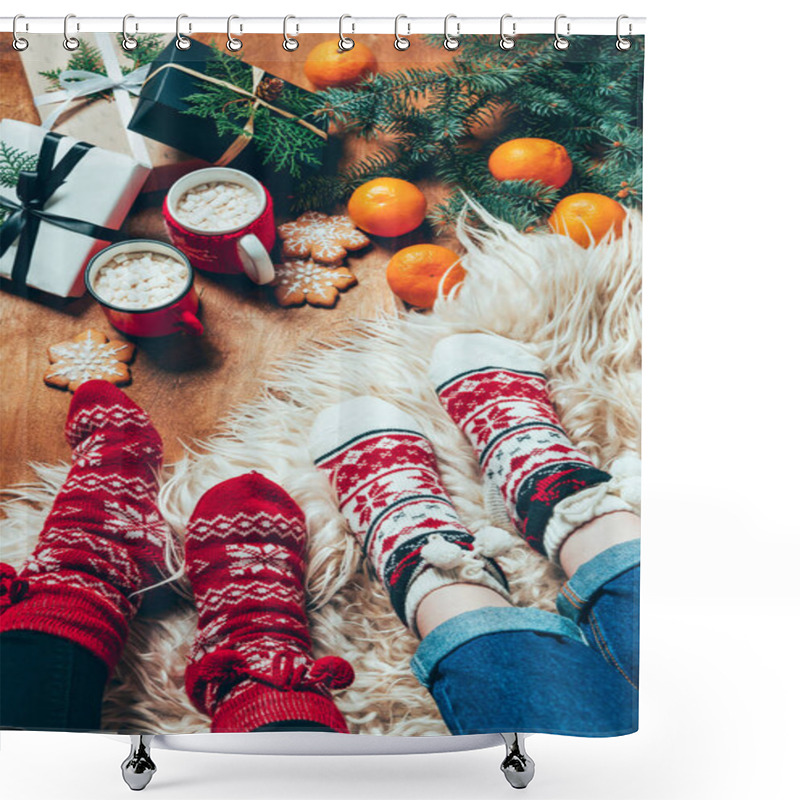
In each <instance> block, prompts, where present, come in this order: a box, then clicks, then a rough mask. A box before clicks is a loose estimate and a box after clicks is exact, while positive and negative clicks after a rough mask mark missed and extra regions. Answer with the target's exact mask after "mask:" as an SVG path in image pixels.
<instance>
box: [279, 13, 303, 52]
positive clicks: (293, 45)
mask: <svg viewBox="0 0 800 800" xmlns="http://www.w3.org/2000/svg"><path fill="white" fill-rule="evenodd" d="M290 19H297V17H293V16H292V15H291V14H289V15H288V16H286V17H284V18H283V49H284V50H287V51H288V52H290V53H291V52H292V51H293V50H297V48H298V47H300V42H298V41H297V39H294V38H292V37H291V36H289V32H288V30H287V28H288V26H289V20H290ZM295 32H296V33H300V26H299V25H298V26H297V28H296V30H295Z"/></svg>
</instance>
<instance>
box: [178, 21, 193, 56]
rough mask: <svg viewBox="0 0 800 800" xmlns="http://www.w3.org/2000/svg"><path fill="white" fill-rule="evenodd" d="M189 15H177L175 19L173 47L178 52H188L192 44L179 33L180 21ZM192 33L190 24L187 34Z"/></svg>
mask: <svg viewBox="0 0 800 800" xmlns="http://www.w3.org/2000/svg"><path fill="white" fill-rule="evenodd" d="M188 16H189V15H188V14H178V16H177V17H175V47H177V48H178V50H188V49H189V48H190V47H191V46H192V42H191V40H190V39H187V38H186V37H185V36H184V35H183V34H182V33H181V20H182V19H186V18H187V17H188ZM191 32H192V23H191V22H190V23H189V33H191Z"/></svg>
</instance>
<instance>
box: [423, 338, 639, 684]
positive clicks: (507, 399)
mask: <svg viewBox="0 0 800 800" xmlns="http://www.w3.org/2000/svg"><path fill="white" fill-rule="evenodd" d="M430 376H431V379H432V381H433V382H434V384H435V386H436V392H437V394H438V396H439V399H440V401H441V403H442V405H443V406H444V408H445V410H446V411H447V412H448V413H449V414H450V416H451V418H452V419H453V421H454V422H455V423H456V424H457V425H458V426H459V427H460V428H461V430H462V431H463V432H464V433H465V435H466V436H467V438H468V439H469V441H470V443H471V444H472V446H473V449H474V451H475V454H476V457H477V458H478V460H479V463H480V465H481V468H482V471H483V474H484V478H485V481H486V483H487V488H488V490H489V491H488V493H487V494H488V496H489V497H490V498H491V497H492V496H495V497H499V498H501V499H502V503H503V505H504V507H505V509H506V512H507V514H508V516H509V517H510V519H511V520H512V522H513V523H514V524H515V525H516V527H517V529H518V530H519V531H520V533H521V534H522V535H523V537H524V538H525V540H526V541H527V542H528V544H530V546H531V547H532V548H533V549H535V550H537V551H538V552H540V553H542V554H544V555H547V556H548V557H549V558H551V559H552V560H553V561H554V562H555V563H556V564H559V565H560V566H561V567H563V568H564V570H565V572H566V573H567V577H568V578H570V579H571V580H570V581H569V582H568V583H567V585H566V586H565V587H564V591H563V592H562V596H561V597H560V598H559V603H558V609H559V612H560V613H561V614H563V615H565V616H566V617H567V618H569V619H571V620H572V621H574V622H576V623H577V624H578V625H579V626H580V627H581V629H582V630H583V631H584V633H585V635H586V637H587V640H588V641H589V643H590V644H591V646H592V647H594V648H595V649H596V650H597V651H598V652H599V653H600V654H601V655H602V656H603V657H604V658H605V659H606V660H607V661H608V662H609V663H610V664H612V665H613V666H614V667H615V668H616V669H618V670H619V671H620V672H621V673H622V675H623V676H624V677H625V678H626V679H627V680H630V681H631V682H632V683H634V684H637V682H638V678H637V674H636V673H637V671H638V669H637V666H636V664H637V660H638V575H639V571H638V563H639V555H638V554H639V549H638V539H639V525H638V518H637V517H636V516H635V515H634V514H632V513H630V512H631V509H632V506H631V504H630V503H629V502H628V500H627V499H626V497H625V482H624V481H623V480H620V479H618V478H616V477H614V476H612V475H610V474H609V473H607V472H604V471H602V470H600V469H598V468H597V467H595V465H594V464H593V463H592V462H591V459H589V458H588V456H586V455H585V454H584V453H582V452H581V451H580V450H578V449H577V448H575V447H574V445H573V444H572V443H571V442H570V440H569V438H568V437H567V435H566V433H565V432H564V430H563V428H562V426H561V422H560V420H559V418H558V415H557V414H556V411H555V409H554V408H553V405H552V403H551V402H550V398H549V396H548V393H547V380H546V378H545V376H544V374H543V372H542V365H541V362H540V361H539V360H538V359H536V358H535V357H534V356H532V355H531V354H530V353H529V352H528V350H527V349H526V348H525V347H524V346H522V345H521V344H519V343H518V342H514V341H511V340H509V339H505V338H503V337H500V336H495V335H489V334H458V335H456V336H450V337H447V338H445V339H443V340H441V341H440V342H439V343H438V344H437V345H436V347H435V349H434V354H433V358H432V360H431V367H430ZM626 543H627V544H626ZM604 554H605V555H604ZM576 573H577V574H576ZM573 575H574V578H573ZM612 581H613V582H614V583H613V585H611V582H612ZM605 584H609V585H608V586H607V589H606V590H605V591H604V590H603V588H602V587H603V586H604V585H605ZM601 598H602V601H601Z"/></svg>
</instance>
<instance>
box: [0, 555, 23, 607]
mask: <svg viewBox="0 0 800 800" xmlns="http://www.w3.org/2000/svg"><path fill="white" fill-rule="evenodd" d="M27 593H28V581H26V580H25V579H24V578H20V577H19V576H18V575H17V571H16V570H15V569H14V567H12V566H11V564H0V610H2V609H4V608H7V607H8V606H10V605H13V604H14V603H18V602H19V601H20V600H22V598H23V597H25V595H26V594H27Z"/></svg>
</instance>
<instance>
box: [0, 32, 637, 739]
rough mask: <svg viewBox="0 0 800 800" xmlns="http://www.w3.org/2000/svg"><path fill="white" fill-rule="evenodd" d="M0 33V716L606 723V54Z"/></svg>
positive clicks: (621, 206) (633, 267)
mask: <svg viewBox="0 0 800 800" xmlns="http://www.w3.org/2000/svg"><path fill="white" fill-rule="evenodd" d="M28 40H29V46H28V48H27V49H25V50H24V51H22V52H16V51H15V50H12V49H11V48H10V47H4V48H3V49H2V51H0V70H1V72H0V75H1V76H2V83H3V87H4V88H3V93H2V95H3V96H2V98H0V104H2V113H1V114H0V117H2V121H1V122H0V275H2V292H1V293H0V313H2V321H3V336H2V343H1V344H0V347H2V353H3V358H2V363H3V368H2V371H3V378H4V386H5V389H4V392H3V394H2V413H1V414H0V425H2V439H3V453H2V476H0V486H2V487H4V488H3V494H4V497H3V501H4V504H3V510H2V515H3V517H2V537H0V545H1V547H2V553H1V554H0V561H2V565H0V666H1V667H2V673H1V675H2V677H1V680H0V683H1V685H2V686H1V688H2V693H1V695H0V726H2V727H4V728H21V729H31V730H59V731H98V730H105V731H111V732H125V733H194V732H207V731H220V732H223V731H232V732H246V731H257V730H258V731H286V730H295V731H296V730H300V731H309V732H310V731H336V732H341V733H359V734H377V735H393V736H417V735H420V736H425V735H442V734H464V733H489V732H508V731H518V732H544V733H555V734H568V735H578V736H614V735H621V734H627V733H631V732H633V731H635V730H636V729H637V726H638V716H637V708H638V681H639V679H638V585H639V516H638V515H639V512H640V491H639V474H640V472H639V457H638V453H639V449H640V377H641V230H642V217H641V207H642V117H641V112H642V78H643V57H644V55H643V54H644V42H643V38H642V37H638V36H637V37H631V39H630V46H629V47H628V48H627V49H625V48H622V49H621V48H618V47H616V46H615V44H616V43H617V39H616V38H615V37H614V36H586V37H571V38H569V39H568V40H567V41H568V46H566V47H554V40H553V37H552V36H539V35H531V36H519V37H517V38H516V40H515V41H514V43H513V44H514V46H513V47H511V48H501V47H498V40H497V37H496V36H488V35H486V36H478V35H470V36H462V37H461V38H460V39H459V43H458V47H456V48H454V49H447V48H444V47H443V46H442V41H441V37H428V36H411V37H409V40H408V41H409V42H410V45H409V46H408V47H405V48H403V47H401V46H397V47H396V46H395V37H393V36H386V35H366V34H364V35H358V36H355V37H353V40H352V41H350V40H348V39H344V40H341V41H340V39H339V38H337V37H330V36H326V35H316V34H314V35H311V34H308V35H302V36H300V37H299V39H298V40H297V41H299V46H298V47H296V48H293V45H292V44H291V41H287V42H286V43H285V44H286V46H282V45H283V44H284V38H283V37H281V36H273V35H266V34H264V35H243V36H241V39H237V40H229V39H226V37H225V36H224V35H215V34H207V35H205V34H203V35H198V36H196V37H193V38H192V39H187V38H185V37H179V38H178V39H175V38H174V37H169V36H163V35H158V34H143V35H140V36H138V37H137V38H136V39H135V40H134V41H135V46H134V45H132V44H131V42H130V41H129V40H128V38H127V35H126V36H123V35H120V34H116V33H107V34H103V33H98V34H85V35H80V36H78V37H77V38H75V39H74V40H72V41H68V42H67V44H68V45H69V47H66V46H64V39H63V37H61V36H60V35H58V36H57V35H49V34H38V35H32V34H31V35H28Z"/></svg>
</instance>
